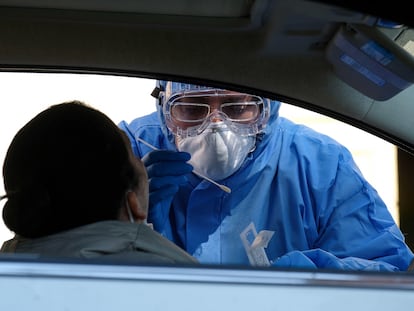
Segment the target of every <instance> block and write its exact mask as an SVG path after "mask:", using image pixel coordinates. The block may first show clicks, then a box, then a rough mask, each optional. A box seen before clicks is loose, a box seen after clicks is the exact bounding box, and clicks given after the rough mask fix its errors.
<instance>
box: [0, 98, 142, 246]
mask: <svg viewBox="0 0 414 311" xmlns="http://www.w3.org/2000/svg"><path fill="white" fill-rule="evenodd" d="M3 177H4V187H5V190H6V195H5V198H6V199H7V202H6V203H5V206H4V209H3V220H4V222H5V224H6V226H7V227H8V228H9V229H10V230H12V231H14V232H15V233H16V234H18V235H21V236H23V237H27V238H36V237H41V236H45V235H49V234H53V233H57V232H60V231H63V230H67V229H71V228H75V227H78V226H82V225H86V224H90V223H93V222H97V221H103V220H115V219H119V220H124V221H130V220H131V221H132V219H133V220H134V221H137V222H140V221H141V222H142V221H145V220H146V216H147V208H148V201H147V200H148V184H147V175H146V171H145V168H144V166H143V164H142V162H141V161H139V160H137V159H136V158H135V157H134V155H133V154H132V150H131V148H130V144H129V141H128V139H127V138H126V136H125V134H124V133H123V132H122V131H121V130H120V129H119V128H118V127H117V125H116V124H114V123H113V122H112V121H111V120H110V119H109V118H108V117H107V116H105V115H104V114H103V113H101V112H99V111H97V110H95V109H93V108H90V107H88V106H86V105H84V104H82V103H80V102H70V103H63V104H59V105H55V106H52V107H50V108H48V109H46V110H45V111H43V112H41V113H39V114H38V115H37V116H36V117H35V118H33V119H32V120H31V121H30V122H28V123H27V124H26V125H25V126H24V127H23V128H22V129H20V130H19V131H18V133H17V134H16V136H15V137H14V139H13V141H12V142H11V145H10V147H9V149H8V151H7V155H6V158H5V161H4V166H3ZM129 211H131V212H132V213H129Z"/></svg>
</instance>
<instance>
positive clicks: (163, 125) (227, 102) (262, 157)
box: [119, 81, 414, 271]
mask: <svg viewBox="0 0 414 311" xmlns="http://www.w3.org/2000/svg"><path fill="white" fill-rule="evenodd" d="M153 95H154V96H155V97H156V98H157V112H154V113H152V114H150V115H147V116H144V117H140V118H137V119H135V120H133V121H132V122H131V123H129V124H128V123H126V122H125V121H123V122H121V123H120V124H119V126H120V128H121V129H123V130H124V131H125V132H126V133H127V134H128V136H129V138H130V140H131V144H132V147H133V151H134V153H135V155H136V156H137V157H139V158H142V160H143V162H144V164H145V166H146V169H147V173H148V177H149V185H150V186H149V187H150V212H149V217H148V219H149V221H150V222H152V223H153V226H154V228H155V230H157V231H158V232H160V233H161V234H162V235H164V236H166V237H167V238H169V239H170V240H172V241H173V242H175V243H176V244H177V245H179V246H180V247H182V248H184V249H185V250H187V251H188V252H189V253H190V254H192V255H193V256H195V257H196V258H198V259H199V260H200V262H202V263H206V264H232V265H233V264H236V265H238V264H242V265H246V264H250V265H254V266H278V267H295V268H311V269H314V268H329V269H347V270H375V271H399V270H406V269H407V268H408V267H409V265H410V263H411V262H412V260H413V257H414V255H413V253H412V251H411V250H410V249H409V247H408V246H407V245H406V244H405V242H404V236H403V235H402V233H401V231H400V229H399V228H398V226H397V225H396V223H395V222H394V220H393V218H392V216H391V214H390V213H389V211H388V210H387V207H386V205H385V204H384V202H383V201H382V199H381V198H380V196H379V195H378V193H377V192H376V190H375V189H374V188H373V187H372V186H371V185H370V184H369V183H368V182H367V181H366V180H365V178H364V177H363V175H362V174H361V172H360V170H359V168H358V167H357V165H356V164H355V162H354V160H353V158H352V156H351V154H350V152H349V151H348V150H347V149H346V148H345V147H344V146H342V145H340V144H339V143H338V142H336V141H335V140H333V139H331V138H330V137H328V136H326V135H323V134H320V133H317V132H315V131H314V130H312V129H310V128H308V127H305V126H303V125H298V124H294V123H292V122H291V121H289V120H287V119H285V118H283V117H280V116H279V115H278V110H279V107H280V103H279V102H277V101H271V100H269V99H266V98H262V97H259V96H253V95H249V94H243V93H238V92H233V91H229V90H223V89H216V88H210V87H204V86H197V85H191V84H185V83H178V82H167V81H157V86H156V88H155V90H154V92H153Z"/></svg>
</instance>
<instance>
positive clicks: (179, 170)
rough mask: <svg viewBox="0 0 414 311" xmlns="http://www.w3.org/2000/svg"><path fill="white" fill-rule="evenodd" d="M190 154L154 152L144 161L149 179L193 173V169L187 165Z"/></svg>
mask: <svg viewBox="0 0 414 311" xmlns="http://www.w3.org/2000/svg"><path fill="white" fill-rule="evenodd" d="M189 158H190V154H189V153H186V152H176V151H168V150H163V151H152V152H150V153H148V154H146V155H145V156H144V157H143V158H142V161H143V162H144V165H145V168H146V170H147V174H148V177H149V178H153V177H162V176H180V175H187V174H189V173H191V172H192V170H193V167H192V165H191V164H189V163H187V161H188V160H189Z"/></svg>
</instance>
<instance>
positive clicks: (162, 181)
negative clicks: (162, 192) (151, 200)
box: [148, 175, 187, 191]
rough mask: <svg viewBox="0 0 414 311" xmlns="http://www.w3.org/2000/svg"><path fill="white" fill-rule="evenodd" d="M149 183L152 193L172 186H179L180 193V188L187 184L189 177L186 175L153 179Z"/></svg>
mask: <svg viewBox="0 0 414 311" xmlns="http://www.w3.org/2000/svg"><path fill="white" fill-rule="evenodd" d="M148 182H149V189H150V191H156V190H159V189H162V188H165V187H168V186H171V185H175V186H177V191H178V187H179V186H180V185H183V184H184V183H186V182H187V177H186V176H185V175H178V176H161V177H151V178H149V179H148Z"/></svg>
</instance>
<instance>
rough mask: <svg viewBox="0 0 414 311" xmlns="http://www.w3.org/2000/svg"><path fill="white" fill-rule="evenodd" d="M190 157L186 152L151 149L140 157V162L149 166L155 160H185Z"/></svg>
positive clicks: (155, 161)
mask: <svg viewBox="0 0 414 311" xmlns="http://www.w3.org/2000/svg"><path fill="white" fill-rule="evenodd" d="M190 158H191V155H190V154H189V153H188V152H180V151H172V150H153V151H151V152H149V153H147V154H146V155H145V156H144V157H143V158H142V162H144V165H145V166H149V165H151V164H153V163H157V162H187V161H188V160H190Z"/></svg>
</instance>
